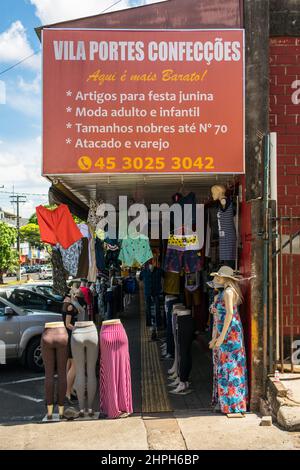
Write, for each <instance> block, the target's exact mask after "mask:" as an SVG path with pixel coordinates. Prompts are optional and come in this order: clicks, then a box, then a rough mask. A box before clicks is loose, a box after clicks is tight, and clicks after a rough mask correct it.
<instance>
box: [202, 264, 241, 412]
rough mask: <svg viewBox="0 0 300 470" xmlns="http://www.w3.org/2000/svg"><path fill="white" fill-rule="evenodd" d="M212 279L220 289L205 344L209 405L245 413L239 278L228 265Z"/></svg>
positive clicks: (222, 410)
mask: <svg viewBox="0 0 300 470" xmlns="http://www.w3.org/2000/svg"><path fill="white" fill-rule="evenodd" d="M211 275H212V276H214V282H215V283H216V284H217V285H222V286H223V287H224V289H223V290H222V291H220V292H219V294H218V295H217V296H216V297H215V301H214V303H213V305H212V307H211V311H212V313H213V315H214V329H213V336H212V340H211V341H210V343H209V347H210V348H211V349H213V362H214V389H213V405H215V406H216V407H219V408H220V410H221V412H222V413H225V414H228V413H245V412H246V410H247V400H248V386H247V366H246V354H245V346H244V337H243V327H242V323H241V320H240V316H239V313H238V305H239V304H240V303H241V302H242V294H241V290H240V288H239V285H238V282H239V281H240V280H241V279H240V277H238V276H236V275H235V274H234V271H233V270H232V269H231V268H230V267H228V266H222V267H221V268H220V269H219V271H218V272H214V273H212V274H211Z"/></svg>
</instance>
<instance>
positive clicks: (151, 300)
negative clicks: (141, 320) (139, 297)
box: [145, 295, 161, 327]
mask: <svg viewBox="0 0 300 470" xmlns="http://www.w3.org/2000/svg"><path fill="white" fill-rule="evenodd" d="M145 300H146V325H147V326H156V327H160V326H161V313H160V302H159V295H154V296H152V295H147V296H146V299H145ZM153 304H154V308H155V317H154V318H152V313H151V307H152V305H153Z"/></svg>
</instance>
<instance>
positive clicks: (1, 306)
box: [0, 299, 20, 362]
mask: <svg viewBox="0 0 300 470" xmlns="http://www.w3.org/2000/svg"><path fill="white" fill-rule="evenodd" d="M7 306H8V305H7V304H6V303H4V302H3V301H2V300H1V299H0V341H1V352H2V351H3V349H2V347H5V354H6V359H11V358H16V357H17V356H18V349H19V342H20V317H19V315H18V314H17V313H16V312H15V314H14V315H5V307H7ZM0 359H1V362H3V361H2V359H3V357H1V358H0Z"/></svg>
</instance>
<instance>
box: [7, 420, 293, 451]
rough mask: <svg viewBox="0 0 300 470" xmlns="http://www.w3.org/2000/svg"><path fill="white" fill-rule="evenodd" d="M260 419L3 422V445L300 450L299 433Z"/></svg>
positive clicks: (19, 447) (23, 447)
mask: <svg viewBox="0 0 300 470" xmlns="http://www.w3.org/2000/svg"><path fill="white" fill-rule="evenodd" d="M259 424H260V418H259V417H258V416H256V415H255V414H248V415H247V416H246V417H245V418H240V419H228V418H227V417H226V416H222V415H216V414H206V413H202V414H198V415H196V414H195V413H193V414H190V415H188V414H186V413H177V415H176V417H174V415H173V414H172V413H168V414H163V415H156V416H148V417H144V418H142V417H141V416H133V417H130V418H127V419H119V420H103V421H94V422H80V421H75V422H63V423H43V424H27V425H13V426H5V425H2V426H0V450H4V449H9V450H42V449H49V450H63V449H66V450H75V449H79V450H81V449H85V450H204V449H213V450H221V449H226V450H246V449H249V450H255V449H260V450H275V449H278V450H300V433H288V432H286V431H282V430H280V429H279V428H277V427H276V426H272V427H262V426H260V425H259Z"/></svg>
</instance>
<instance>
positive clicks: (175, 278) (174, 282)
mask: <svg viewBox="0 0 300 470" xmlns="http://www.w3.org/2000/svg"><path fill="white" fill-rule="evenodd" d="M164 293H165V294H174V295H178V294H180V274H179V273H172V272H166V273H165V276H164Z"/></svg>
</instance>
